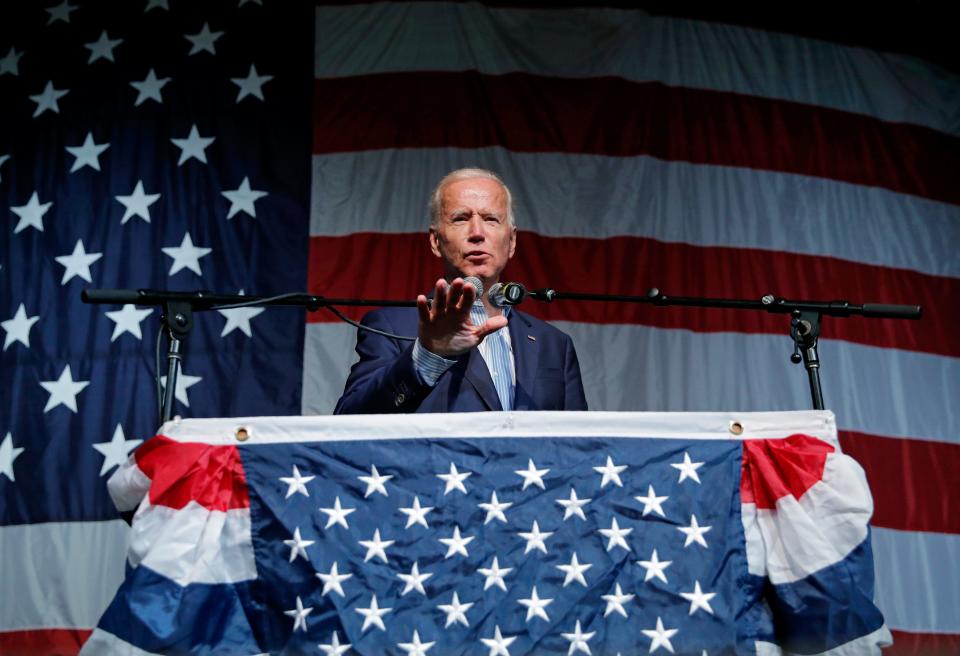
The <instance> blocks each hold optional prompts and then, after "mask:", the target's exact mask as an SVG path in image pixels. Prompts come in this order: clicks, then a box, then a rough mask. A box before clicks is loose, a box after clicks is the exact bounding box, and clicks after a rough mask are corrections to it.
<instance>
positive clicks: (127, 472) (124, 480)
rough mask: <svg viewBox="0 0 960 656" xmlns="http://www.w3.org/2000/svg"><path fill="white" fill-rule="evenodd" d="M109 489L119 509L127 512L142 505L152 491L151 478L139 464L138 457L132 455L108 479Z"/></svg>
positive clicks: (114, 503)
mask: <svg viewBox="0 0 960 656" xmlns="http://www.w3.org/2000/svg"><path fill="white" fill-rule="evenodd" d="M107 491H108V492H109V493H110V498H111V499H112V500H113V505H115V506H116V507H117V510H119V511H121V512H126V511H128V510H133V509H135V508H136V507H137V506H138V505H140V502H141V501H142V500H143V498H144V497H145V496H146V494H147V492H149V491H150V479H149V478H148V477H147V475H146V474H144V473H143V471H142V470H141V469H140V467H139V465H137V459H136V458H135V457H133V456H130V457H129V458H127V461H126V462H125V463H123V464H122V465H120V466H119V467H117V470H116V471H115V472H113V474H111V475H110V478H108V479H107Z"/></svg>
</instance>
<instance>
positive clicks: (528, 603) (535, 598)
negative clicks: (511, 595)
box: [517, 586, 553, 622]
mask: <svg viewBox="0 0 960 656" xmlns="http://www.w3.org/2000/svg"><path fill="white" fill-rule="evenodd" d="M517 603H518V604H520V605H521V606H523V607H524V608H526V609H527V622H529V621H530V620H531V619H533V618H534V617H539V618H540V619H542V620H543V621H545V622H549V621H550V616H549V615H547V611H546V610H545V609H546V607H547V606H549V605H550V604H552V603H553V599H541V598H540V597H539V595H537V586H533V591H532V592H531V593H530V597H529V598H527V599H517Z"/></svg>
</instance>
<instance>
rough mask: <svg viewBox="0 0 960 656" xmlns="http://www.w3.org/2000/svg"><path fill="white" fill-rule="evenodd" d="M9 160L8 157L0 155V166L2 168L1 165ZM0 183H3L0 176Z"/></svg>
mask: <svg viewBox="0 0 960 656" xmlns="http://www.w3.org/2000/svg"><path fill="white" fill-rule="evenodd" d="M8 159H10V156H9V155H0V166H3V163H4V162H6V161H7V160H8ZM0 182H3V176H2V175H0Z"/></svg>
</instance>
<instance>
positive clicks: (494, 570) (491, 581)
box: [477, 556, 513, 592]
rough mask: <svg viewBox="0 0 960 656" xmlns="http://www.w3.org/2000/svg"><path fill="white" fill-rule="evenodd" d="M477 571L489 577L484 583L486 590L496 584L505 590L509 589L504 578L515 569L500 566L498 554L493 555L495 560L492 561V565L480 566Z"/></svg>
mask: <svg viewBox="0 0 960 656" xmlns="http://www.w3.org/2000/svg"><path fill="white" fill-rule="evenodd" d="M477 571H478V572H480V573H481V574H482V575H483V576H485V577H487V579H486V581H484V583H483V589H484V590H486V589H487V588H489V587H490V586H491V585H495V586H497V587H498V588H500V589H501V590H503V591H504V592H506V591H507V584H506V583H505V582H504V580H503V578H504V577H505V576H506V575H507V574H509V573H510V572H512V571H513V568H512V567H503V568H501V567H500V561H499V560H498V559H497V557H496V556H494V557H493V562H492V563H490V567H486V568H484V567H479V568H477Z"/></svg>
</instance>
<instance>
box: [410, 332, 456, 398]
mask: <svg viewBox="0 0 960 656" xmlns="http://www.w3.org/2000/svg"><path fill="white" fill-rule="evenodd" d="M456 363H457V361H456V360H448V359H447V358H445V357H443V356H440V355H437V354H436V353H431V352H430V351H428V350H427V349H426V348H424V347H423V346H421V344H420V340H419V339H418V340H417V341H415V342H414V343H413V368H414V369H415V370H416V372H417V376H419V377H420V380H421V382H423V384H424V385H428V386H430V387H433V386H434V385H436V384H437V380H438V379H439V378H440V376H442V375H443V374H444V372H445V371H446V370H447V369H449V368H450V367H452V366H453V365H455V364H456Z"/></svg>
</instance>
